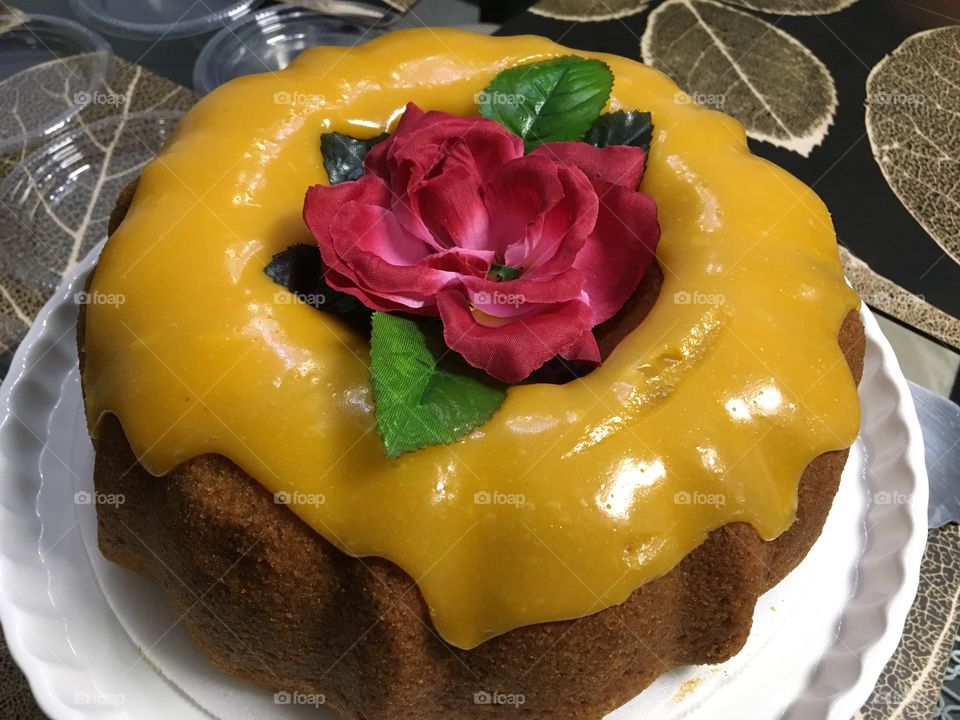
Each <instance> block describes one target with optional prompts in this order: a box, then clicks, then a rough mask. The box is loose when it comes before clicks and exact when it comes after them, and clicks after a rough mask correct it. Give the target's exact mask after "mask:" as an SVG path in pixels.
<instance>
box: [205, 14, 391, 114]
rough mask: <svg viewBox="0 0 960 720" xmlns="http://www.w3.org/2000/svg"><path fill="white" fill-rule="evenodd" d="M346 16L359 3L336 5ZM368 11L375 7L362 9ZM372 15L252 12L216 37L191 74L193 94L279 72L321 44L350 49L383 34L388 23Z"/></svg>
mask: <svg viewBox="0 0 960 720" xmlns="http://www.w3.org/2000/svg"><path fill="white" fill-rule="evenodd" d="M336 5H338V6H340V7H342V8H343V9H344V10H345V11H346V9H347V8H348V7H353V8H354V9H355V10H356V9H357V8H359V7H361V6H362V4H361V3H336ZM366 7H368V8H370V7H373V6H369V5H368V6H366ZM379 12H380V14H377V12H376V11H375V10H371V11H370V14H361V13H355V14H351V15H330V14H327V13H318V12H313V11H311V10H305V9H303V8H298V7H293V6H286V5H278V6H276V7H273V8H269V9H266V10H261V11H259V12H257V13H253V14H251V15H249V16H247V17H245V18H243V19H242V20H240V21H238V22H236V23H235V24H233V25H231V26H230V27H228V28H225V29H223V30H221V31H220V32H219V33H217V34H216V35H214V36H213V37H212V38H211V39H210V42H208V43H207V44H206V46H204V48H203V50H202V51H201V52H200V57H198V58H197V64H196V65H195V66H194V69H193V89H194V91H195V92H196V93H197V94H198V95H206V94H207V93H208V92H210V91H211V90H213V89H214V88H215V87H217V86H219V85H222V84H223V83H225V82H227V81H228V80H232V79H233V78H235V77H240V76H241V75H252V74H254V73H262V72H276V71H277V70H282V69H283V68H285V67H286V66H287V65H289V64H290V63H291V62H293V60H294V58H296V57H297V55H299V54H300V53H302V52H303V51H304V50H306V49H308V48H312V47H318V46H321V45H341V46H347V47H351V46H354V45H360V44H362V43H364V42H366V41H367V40H370V39H372V38H373V37H376V36H377V35H380V34H382V33H383V30H382V27H383V25H384V24H386V23H387V22H389V20H390V19H392V17H393V16H392V15H387V16H384V15H383V14H382V13H383V10H382V9H381V10H380V11H379Z"/></svg>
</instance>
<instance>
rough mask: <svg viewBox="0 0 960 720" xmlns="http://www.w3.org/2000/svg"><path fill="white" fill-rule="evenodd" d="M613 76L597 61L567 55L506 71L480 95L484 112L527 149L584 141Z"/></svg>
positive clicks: (606, 97)
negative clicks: (555, 143) (517, 137)
mask: <svg viewBox="0 0 960 720" xmlns="http://www.w3.org/2000/svg"><path fill="white" fill-rule="evenodd" d="M612 87H613V74H612V73H611V72H610V68H608V67H607V66H606V65H605V64H604V63H602V62H600V61H599V60H587V59H584V58H580V57H575V56H572V55H571V56H566V57H559V58H554V59H553V60H545V61H543V62H537V63H531V64H529V65H520V66H519V67H515V68H510V69H509V70H504V71H503V72H501V73H500V74H499V75H497V76H496V77H495V78H494V79H493V81H492V82H491V83H490V84H489V85H488V86H487V87H486V89H485V90H484V91H483V92H482V93H481V94H480V114H481V115H483V116H484V117H488V118H491V119H493V120H496V121H497V122H499V123H500V124H501V125H503V126H504V127H506V128H507V129H508V130H510V131H511V132H513V133H515V134H517V135H519V136H520V137H521V138H523V142H524V145H525V147H526V150H527V152H530V151H531V150H533V149H535V148H537V147H539V146H540V145H542V144H543V143H548V142H564V141H572V140H580V139H581V138H582V137H583V134H584V133H585V132H586V131H587V129H588V128H589V127H590V126H591V125H592V124H593V121H594V120H596V118H597V116H598V115H599V114H600V111H601V110H603V106H604V105H606V104H607V99H608V98H609V97H610V90H611V88H612Z"/></svg>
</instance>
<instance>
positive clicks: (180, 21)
mask: <svg viewBox="0 0 960 720" xmlns="http://www.w3.org/2000/svg"><path fill="white" fill-rule="evenodd" d="M262 2H263V0H202V2H198V1H197V0H70V5H71V7H72V8H73V11H74V12H75V13H76V14H77V16H78V17H79V18H80V19H81V20H82V21H83V22H84V23H86V24H88V25H90V26H92V27H94V28H96V29H97V30H99V31H100V32H102V33H104V34H106V35H111V36H113V37H120V38H127V39H132V40H157V41H159V40H166V39H173V38H183V37H190V36H192V35H202V34H203V33H208V32H213V31H215V30H219V29H220V28H222V27H224V26H225V25H228V24H230V23H231V22H234V21H236V20H237V19H238V18H240V17H242V16H244V15H246V14H248V13H249V12H250V10H251V8H254V7H256V6H257V5H260V4H261V3H262Z"/></svg>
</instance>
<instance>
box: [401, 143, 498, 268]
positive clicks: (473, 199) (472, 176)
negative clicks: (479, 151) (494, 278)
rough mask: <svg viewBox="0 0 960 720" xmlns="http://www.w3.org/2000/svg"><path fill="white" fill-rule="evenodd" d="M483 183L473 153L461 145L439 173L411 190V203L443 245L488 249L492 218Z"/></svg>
mask: <svg viewBox="0 0 960 720" xmlns="http://www.w3.org/2000/svg"><path fill="white" fill-rule="evenodd" d="M482 187H483V185H482V179H481V177H480V173H479V171H478V170H477V167H476V163H475V162H474V159H473V157H472V156H471V155H470V153H469V152H468V151H467V149H466V147H465V146H464V145H458V146H456V147H454V148H453V149H452V150H451V151H450V154H449V155H448V156H447V158H446V159H445V160H444V161H443V164H442V166H441V167H440V168H439V171H438V173H437V174H436V175H434V176H432V177H430V178H428V179H427V180H424V181H423V182H421V183H419V184H418V185H417V186H416V187H415V188H414V189H412V190H411V192H410V195H409V206H408V207H409V210H410V211H411V212H412V213H413V214H414V215H416V216H417V217H418V218H420V219H421V220H422V222H423V224H424V225H425V226H426V228H427V230H428V231H429V232H430V233H431V234H432V235H433V237H435V238H436V239H437V240H438V241H439V244H440V245H441V246H442V247H445V248H449V247H460V248H464V249H469V250H486V249H488V244H487V242H488V241H487V238H488V235H489V231H490V219H489V218H488V216H487V208H486V206H485V205H484V203H483V198H482V196H481V189H482Z"/></svg>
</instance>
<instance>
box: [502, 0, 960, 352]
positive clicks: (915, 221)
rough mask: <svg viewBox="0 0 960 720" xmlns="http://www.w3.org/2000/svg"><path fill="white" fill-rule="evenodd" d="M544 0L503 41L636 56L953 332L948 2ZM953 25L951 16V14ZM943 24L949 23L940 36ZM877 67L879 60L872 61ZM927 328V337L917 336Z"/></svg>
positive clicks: (958, 181)
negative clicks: (789, 177) (819, 206)
mask: <svg viewBox="0 0 960 720" xmlns="http://www.w3.org/2000/svg"><path fill="white" fill-rule="evenodd" d="M577 5H578V4H577V3H573V2H567V1H566V0H544V1H543V2H541V3H538V4H537V5H535V6H534V7H532V8H531V9H530V11H529V12H527V13H524V14H522V15H520V16H518V17H517V18H515V19H514V20H512V21H510V22H509V23H507V25H505V26H504V28H502V29H501V31H500V33H501V34H521V33H527V32H530V33H536V34H541V35H546V36H548V37H551V38H553V39H555V40H559V41H560V42H563V43H564V44H565V45H568V46H571V47H577V48H582V49H585V50H598V51H605V52H615V53H618V54H621V55H625V56H627V57H631V58H634V59H642V60H643V61H645V62H646V63H648V64H650V65H653V66H654V67H657V68H658V69H660V70H661V71H663V72H665V73H666V74H667V75H670V76H671V77H672V78H673V79H674V80H675V81H677V83H678V84H679V85H680V86H681V87H682V88H683V89H684V90H685V91H686V92H687V94H688V95H689V96H690V97H692V98H693V100H695V101H697V102H699V103H700V104H702V105H706V106H708V107H712V108H715V109H718V110H722V111H723V112H726V113H728V114H731V115H733V116H734V117H736V118H737V119H738V120H740V121H741V122H742V123H743V125H744V126H745V128H746V129H747V131H748V134H749V139H750V146H751V149H752V150H753V152H755V153H756V154H758V155H761V156H763V157H766V158H769V159H770V160H773V161H774V162H776V163H777V164H778V165H780V166H781V167H784V168H785V169H787V170H788V171H790V172H791V173H793V174H794V175H796V176H797V177H799V178H800V179H802V180H804V181H805V182H806V183H807V184H808V185H810V186H811V187H813V188H814V189H815V190H816V191H817V193H818V194H819V195H820V196H821V197H822V198H823V199H824V201H825V202H826V204H827V206H828V207H829V208H830V210H831V212H832V213H833V219H834V223H835V225H836V228H837V234H838V237H839V240H840V242H841V244H842V245H844V246H845V247H846V248H847V249H848V250H849V251H850V253H852V255H853V256H855V257H858V258H860V259H862V260H863V261H864V262H865V263H866V264H867V266H868V267H869V268H870V269H871V271H872V272H874V273H877V274H879V275H880V276H882V277H885V278H887V279H889V280H890V281H892V282H893V283H895V284H896V285H897V286H899V287H900V288H903V290H904V291H906V292H907V293H909V294H912V295H913V296H915V299H914V300H909V301H904V302H903V303H900V304H901V305H902V306H903V307H904V308H906V307H907V306H909V317H903V318H901V317H900V316H899V315H895V316H896V317H898V318H899V319H901V320H903V321H904V322H905V323H907V324H911V322H912V321H911V318H913V317H916V316H918V315H923V314H929V308H928V306H932V307H933V308H936V309H939V310H940V311H942V313H944V317H945V318H946V319H947V320H946V324H947V325H948V326H949V327H948V328H946V329H945V331H943V332H937V333H932V334H933V336H934V337H936V338H937V339H938V340H939V341H940V342H943V343H945V344H948V345H952V346H953V347H955V348H956V347H958V346H957V340H956V338H957V337H958V336H960V320H958V318H960V292H957V288H958V287H960V262H958V257H957V255H958V253H960V250H958V247H957V243H958V242H960V241H958V235H957V233H958V232H960V227H958V224H957V223H958V221H957V218H958V217H960V209H958V208H960V205H958V203H960V196H958V192H960V191H958V188H960V82H958V80H957V78H960V29H958V28H956V27H949V26H951V25H955V24H956V23H958V22H960V19H958V18H960V6H958V5H957V3H956V2H955V0H916V1H915V2H912V3H903V2H902V1H901V0H643V1H641V0H617V1H616V2H613V0H588V1H587V2H583V3H579V6H580V10H579V11H578V10H577V9H576V6H577ZM951 16H952V17H951ZM945 26H946V27H945ZM885 58H886V59H885ZM925 332H928V334H929V330H925Z"/></svg>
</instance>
